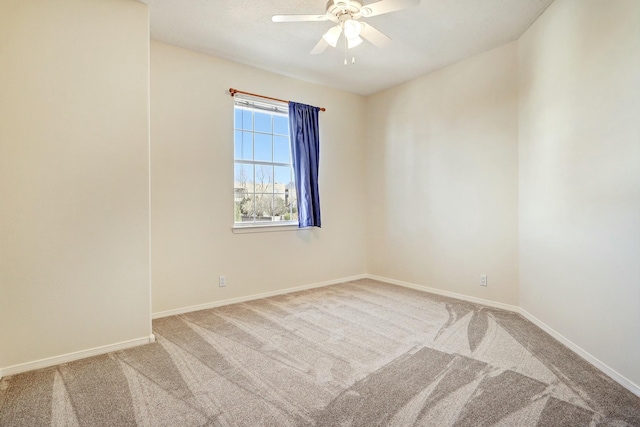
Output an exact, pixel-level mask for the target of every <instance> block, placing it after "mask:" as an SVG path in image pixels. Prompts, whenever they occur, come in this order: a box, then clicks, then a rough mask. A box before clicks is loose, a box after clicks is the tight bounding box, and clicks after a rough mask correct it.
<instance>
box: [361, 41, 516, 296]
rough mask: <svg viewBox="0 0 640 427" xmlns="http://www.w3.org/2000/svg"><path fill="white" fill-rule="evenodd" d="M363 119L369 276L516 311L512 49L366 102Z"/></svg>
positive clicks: (510, 46)
mask: <svg viewBox="0 0 640 427" xmlns="http://www.w3.org/2000/svg"><path fill="white" fill-rule="evenodd" d="M367 112H368V116H367V129H368V134H367V135H368V136H367V184H368V186H367V190H368V195H369V198H368V206H367V220H368V221H367V222H368V228H367V236H368V243H367V250H368V252H367V253H368V272H369V273H372V274H375V275H379V276H383V277H387V278H392V279H397V280H402V281H405V282H409V283H413V284H417V285H422V286H426V287H432V288H437V289H440V290H445V291H449V292H455V293H459V294H464V295H467V296H472V297H477V298H483V299H487V300H492V301H496V302H500V303H505V304H513V305H517V303H518V256H517V234H518V229H517V226H518V221H517V220H518V213H517V208H518V169H517V167H518V146H517V138H518V126H517V119H518V116H517V44H516V43H515V42H514V43H510V44H507V45H505V46H503V47H500V48H497V49H495V50H492V51H490V52H486V53H483V54H481V55H478V56H475V57H473V58H471V59H468V60H466V61H463V62H460V63H458V64H455V65H452V66H450V67H447V68H444V69H442V70H440V71H437V72H434V73H432V74H429V75H426V76H424V77H421V78H418V79H416V80H413V81H410V82H408V83H405V84H403V85H400V86H397V87H394V88H392V89H389V90H386V91H384V92H380V93H378V94H375V95H372V96H370V97H369V98H368V108H367ZM481 274H487V275H488V279H489V286H488V287H486V288H485V287H480V286H479V280H480V275H481Z"/></svg>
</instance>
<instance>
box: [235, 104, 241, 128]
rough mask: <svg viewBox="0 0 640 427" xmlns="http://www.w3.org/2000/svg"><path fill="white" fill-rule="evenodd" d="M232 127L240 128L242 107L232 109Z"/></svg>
mask: <svg viewBox="0 0 640 427" xmlns="http://www.w3.org/2000/svg"><path fill="white" fill-rule="evenodd" d="M233 127H234V129H242V108H237V107H236V108H234V110H233Z"/></svg>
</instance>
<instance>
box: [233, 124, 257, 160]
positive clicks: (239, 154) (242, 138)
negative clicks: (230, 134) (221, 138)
mask: <svg viewBox="0 0 640 427" xmlns="http://www.w3.org/2000/svg"><path fill="white" fill-rule="evenodd" d="M252 138H253V134H252V133H251V132H242V131H239V130H237V131H235V134H234V145H235V150H234V156H235V158H236V159H237V160H252V159H253V142H252Z"/></svg>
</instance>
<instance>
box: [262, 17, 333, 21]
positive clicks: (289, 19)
mask: <svg viewBox="0 0 640 427" xmlns="http://www.w3.org/2000/svg"><path fill="white" fill-rule="evenodd" d="M328 19H329V17H328V16H327V15H273V16H272V17H271V20H272V21H273V22H304V21H326V20H328Z"/></svg>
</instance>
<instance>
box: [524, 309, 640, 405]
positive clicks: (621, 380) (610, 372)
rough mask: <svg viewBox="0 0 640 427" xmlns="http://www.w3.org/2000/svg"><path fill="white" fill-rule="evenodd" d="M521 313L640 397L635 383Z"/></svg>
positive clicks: (542, 324)
mask: <svg viewBox="0 0 640 427" xmlns="http://www.w3.org/2000/svg"><path fill="white" fill-rule="evenodd" d="M519 312H520V314H521V315H522V316H524V317H525V318H526V319H527V320H529V321H530V322H531V323H533V324H534V325H536V326H537V327H539V328H540V329H542V330H543V331H545V332H546V333H548V334H549V335H551V336H552V337H553V338H555V339H556V340H558V341H560V342H561V343H562V344H564V345H565V346H566V347H568V348H569V349H570V350H571V351H573V352H574V353H576V354H577V355H578V356H580V357H582V358H583V359H584V360H586V361H587V362H589V363H591V364H592V365H593V366H595V367H596V368H598V369H599V370H601V371H602V372H604V373H605V374H606V375H607V376H609V377H610V378H611V379H612V380H614V381H615V382H617V383H618V384H620V385H621V386H622V387H624V388H626V389H627V390H629V391H630V392H631V393H633V394H635V395H636V396H638V397H640V386H638V385H637V384H635V383H634V382H633V381H631V380H630V379H628V378H626V377H625V376H623V375H621V374H619V373H618V372H617V371H616V370H615V369H613V368H611V367H610V366H609V365H607V364H606V363H604V362H602V361H601V360H600V359H598V358H597V357H595V356H593V355H592V354H591V353H589V352H588V351H586V350H584V349H583V348H582V347H580V346H579V345H577V344H575V343H574V342H573V341H571V340H570V339H568V338H566V337H565V336H563V335H562V334H560V333H559V332H558V331H556V330H555V329H553V328H552V327H551V326H549V325H547V324H546V323H544V322H543V321H542V320H540V319H538V318H537V317H535V316H534V315H532V314H531V313H529V312H528V311H527V310H525V309H523V308H520V310H519Z"/></svg>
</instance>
